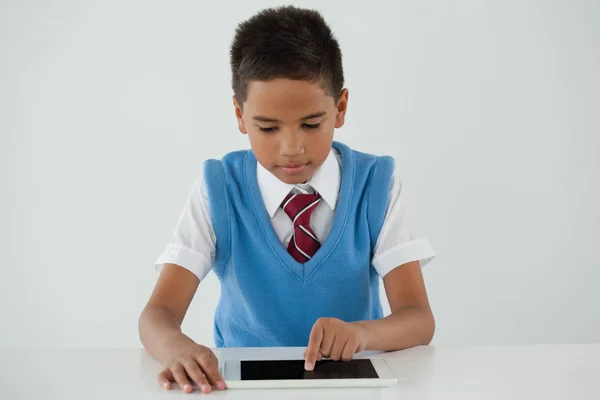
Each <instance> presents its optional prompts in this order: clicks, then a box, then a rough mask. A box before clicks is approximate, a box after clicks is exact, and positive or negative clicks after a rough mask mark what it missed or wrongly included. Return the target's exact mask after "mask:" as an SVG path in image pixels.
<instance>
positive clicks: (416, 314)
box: [355, 307, 435, 351]
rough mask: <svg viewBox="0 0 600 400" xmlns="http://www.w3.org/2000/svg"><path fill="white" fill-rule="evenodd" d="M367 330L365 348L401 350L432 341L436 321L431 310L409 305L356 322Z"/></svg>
mask: <svg viewBox="0 0 600 400" xmlns="http://www.w3.org/2000/svg"><path fill="white" fill-rule="evenodd" d="M355 323H356V324H359V325H360V326H363V327H364V328H365V329H366V331H367V337H368V340H367V343H368V344H367V347H366V348H365V350H374V351H392V350H401V349H406V348H409V347H414V346H418V345H426V344H429V343H430V342H431V339H432V338H433V333H434V330H435V321H434V318H433V314H432V313H431V311H430V310H426V309H421V308H414V307H410V308H409V307H407V308H403V309H400V310H398V311H395V312H393V313H392V314H391V315H388V316H387V317H385V318H381V319H378V320H374V321H359V322H355Z"/></svg>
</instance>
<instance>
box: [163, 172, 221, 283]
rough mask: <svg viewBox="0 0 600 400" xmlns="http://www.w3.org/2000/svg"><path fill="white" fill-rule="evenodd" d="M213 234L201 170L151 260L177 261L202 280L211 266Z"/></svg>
mask: <svg viewBox="0 0 600 400" xmlns="http://www.w3.org/2000/svg"><path fill="white" fill-rule="evenodd" d="M215 249H216V236H215V233H214V231H213V227H212V222H211V219H210V210H209V201H208V191H207V189H206V183H205V181H204V174H203V173H202V171H200V173H199V174H198V178H197V179H196V182H195V183H194V185H193V187H192V189H191V190H190V193H189V195H188V198H187V200H186V202H185V204H184V206H183V210H182V211H181V214H180V216H179V220H178V221H177V225H176V227H175V231H174V232H173V235H172V237H171V240H170V241H169V243H167V245H166V246H165V249H164V250H163V252H162V253H161V254H160V256H159V257H158V259H157V260H156V262H155V266H156V269H157V270H158V271H160V270H161V269H162V267H163V266H164V265H165V264H177V265H179V266H181V267H183V268H185V269H187V270H189V271H190V272H192V273H193V274H194V275H196V276H197V277H198V279H200V280H202V279H204V277H206V275H207V274H208V273H209V272H210V270H211V269H212V266H213V261H214V257H215Z"/></svg>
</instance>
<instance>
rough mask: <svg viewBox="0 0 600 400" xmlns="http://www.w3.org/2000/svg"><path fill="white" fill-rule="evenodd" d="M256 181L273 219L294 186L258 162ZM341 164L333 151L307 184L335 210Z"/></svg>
mask: <svg viewBox="0 0 600 400" xmlns="http://www.w3.org/2000/svg"><path fill="white" fill-rule="evenodd" d="M256 164H257V166H256V179H257V181H258V187H259V189H260V194H261V196H262V198H263V202H264V203H265V208H266V209H267V212H268V213H269V216H270V217H271V218H273V217H274V216H275V213H276V212H277V210H278V209H279V206H280V205H281V203H282V202H283V199H285V196H287V195H288V193H289V192H290V191H291V190H292V189H293V188H294V185H291V184H288V183H285V182H282V181H280V180H279V179H277V177H276V176H275V175H273V174H272V173H270V172H269V171H268V170H267V169H265V168H264V167H263V166H262V165H261V164H260V163H259V162H258V161H257V162H256ZM340 179H341V174H340V163H339V161H338V159H337V157H336V156H335V153H334V151H333V149H331V150H330V151H329V155H328V156H327V158H326V159H325V161H324V162H323V164H322V165H321V166H320V167H319V168H318V169H317V170H316V171H315V173H314V174H313V176H312V177H311V178H310V179H309V180H308V181H307V182H306V183H308V184H309V185H310V186H312V187H313V188H314V189H315V190H316V191H317V192H318V193H319V194H320V195H321V197H322V198H323V200H325V203H327V205H328V206H329V208H331V210H332V211H333V210H335V205H336V203H337V198H338V192H339V190H340Z"/></svg>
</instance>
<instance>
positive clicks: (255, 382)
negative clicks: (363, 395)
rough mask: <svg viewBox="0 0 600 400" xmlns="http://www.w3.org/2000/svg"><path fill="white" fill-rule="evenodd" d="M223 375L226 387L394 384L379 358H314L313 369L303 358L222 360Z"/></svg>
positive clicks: (392, 377)
mask: <svg viewBox="0 0 600 400" xmlns="http://www.w3.org/2000/svg"><path fill="white" fill-rule="evenodd" d="M223 378H224V379H225V384H226V385H227V388H228V389H252V388H256V389H258V388H323V387H385V386H392V385H394V384H396V378H395V377H394V375H393V373H392V370H391V369H390V367H389V366H388V364H387V363H386V362H385V360H383V359H379V358H374V359H368V358H366V359H354V360H351V361H333V360H322V361H317V363H316V365H315V368H314V370H313V371H306V370H305V369H304V360H260V361H259V360H242V361H240V360H235V361H234V360H226V361H225V362H224V365H223Z"/></svg>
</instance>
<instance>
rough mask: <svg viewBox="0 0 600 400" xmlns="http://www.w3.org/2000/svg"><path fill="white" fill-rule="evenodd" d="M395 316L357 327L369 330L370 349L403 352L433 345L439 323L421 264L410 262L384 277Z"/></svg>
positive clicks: (361, 323) (368, 348) (362, 323)
mask: <svg viewBox="0 0 600 400" xmlns="http://www.w3.org/2000/svg"><path fill="white" fill-rule="evenodd" d="M383 284H384V287H385V292H386V295H387V299H388V301H389V303H390V309H391V311H392V313H391V314H390V315H388V316H387V317H385V318H382V319H379V320H374V321H360V322H356V323H355V324H357V325H359V326H361V327H363V328H365V331H366V348H365V349H366V350H378V351H387V350H400V349H405V348H408V347H413V346H418V345H425V344H429V343H430V342H431V339H432V338H433V333H434V331H435V320H434V318H433V313H432V312H431V308H430V306H429V300H428V298H427V291H426V289H425V283H424V282H423V274H422V272H421V265H420V264H419V262H418V261H413V262H409V263H407V264H404V265H401V266H399V267H397V268H394V269H393V270H392V271H390V272H389V273H388V274H386V275H385V276H384V277H383Z"/></svg>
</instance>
